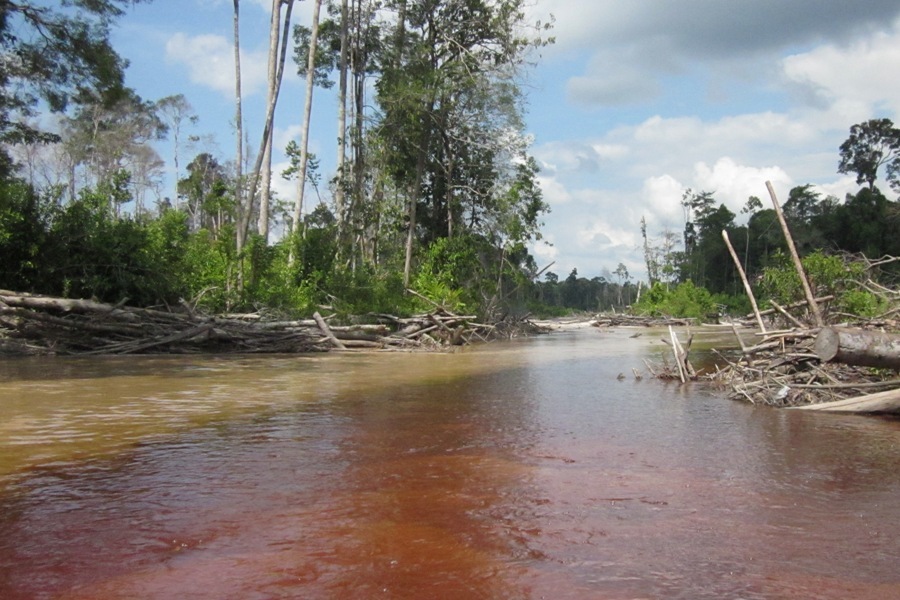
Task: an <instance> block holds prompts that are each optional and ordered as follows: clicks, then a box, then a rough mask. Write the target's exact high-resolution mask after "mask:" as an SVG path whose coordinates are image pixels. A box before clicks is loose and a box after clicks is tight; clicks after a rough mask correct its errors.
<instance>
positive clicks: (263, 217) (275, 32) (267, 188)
mask: <svg viewBox="0 0 900 600" xmlns="http://www.w3.org/2000/svg"><path fill="white" fill-rule="evenodd" d="M280 33H281V0H272V18H271V20H270V22H269V60H268V84H269V85H268V94H267V106H268V105H269V104H273V102H274V97H275V87H276V83H277V77H278V42H279V36H280ZM271 188H272V129H271V128H270V129H269V135H268V136H266V138H265V150H264V151H263V164H262V171H261V172H260V185H259V220H258V222H257V228H256V229H257V232H258V233H259V235H260V236H262V237H263V239H265V240H266V242H268V239H269V195H270V192H271Z"/></svg>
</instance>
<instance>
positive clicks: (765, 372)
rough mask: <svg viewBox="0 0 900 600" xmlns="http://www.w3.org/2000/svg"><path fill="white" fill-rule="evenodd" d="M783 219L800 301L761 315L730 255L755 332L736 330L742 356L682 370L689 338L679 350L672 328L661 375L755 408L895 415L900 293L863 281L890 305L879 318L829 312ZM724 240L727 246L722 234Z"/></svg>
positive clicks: (899, 403)
mask: <svg viewBox="0 0 900 600" xmlns="http://www.w3.org/2000/svg"><path fill="white" fill-rule="evenodd" d="M767 187H768V188H769V193H770V195H771V197H772V201H773V204H774V205H775V208H776V212H777V213H778V214H779V216H780V207H779V205H778V201H777V199H776V198H775V194H774V191H773V190H772V188H771V184H769V183H768V182H767ZM780 220H781V224H782V229H783V232H784V234H785V238H786V240H787V242H788V249H789V250H790V252H791V255H792V259H793V262H794V265H795V268H796V269H797V274H798V276H799V278H800V281H801V284H802V286H803V290H804V295H805V300H803V301H801V302H797V303H795V304H792V305H789V306H780V305H779V304H778V303H776V302H774V301H770V304H771V305H772V306H773V308H772V309H770V310H767V311H760V310H759V309H758V307H757V303H756V299H755V297H754V296H753V292H752V290H751V287H750V285H749V283H748V281H747V278H746V275H745V274H744V272H743V269H742V267H741V264H740V261H739V260H737V256H736V254H735V253H734V252H733V250H732V257H733V258H734V259H735V264H736V267H737V269H738V272H739V274H740V275H741V278H742V280H743V282H744V288H745V291H746V293H747V295H748V297H749V299H750V301H751V304H752V306H753V309H754V314H753V315H751V316H752V317H753V318H754V321H755V323H756V326H757V327H756V331H755V332H754V333H752V334H751V333H744V334H741V333H740V332H739V331H738V329H737V327H733V331H734V335H735V337H736V338H737V342H738V345H739V347H740V352H739V353H737V354H736V355H731V354H724V353H719V357H720V358H721V359H722V360H723V361H724V362H725V366H724V368H720V369H719V370H718V371H717V372H716V373H713V374H709V375H705V376H698V375H697V374H696V373H694V374H693V375H691V374H690V373H689V372H688V371H687V369H688V367H689V364H690V363H689V362H688V361H687V349H689V347H690V340H689V341H688V343H687V344H686V345H685V346H686V347H680V345H679V344H678V342H677V337H676V336H675V334H674V332H672V331H671V329H670V336H671V339H672V343H671V345H672V347H673V354H674V357H675V362H676V365H677V371H675V370H673V369H669V368H667V369H665V370H663V371H662V373H661V377H662V378H673V377H675V375H674V373H677V374H678V377H679V378H680V379H681V381H686V380H688V379H698V378H701V377H704V378H707V379H711V380H713V381H716V382H719V383H721V384H723V385H725V386H727V387H728V388H730V392H729V397H731V398H732V399H735V400H745V401H747V402H751V403H753V404H764V405H770V406H778V407H786V408H792V409H798V410H819V411H829V412H857V413H900V291H898V290H895V289H890V288H887V287H885V286H882V285H880V284H878V283H877V282H875V281H872V280H871V279H870V280H869V281H867V282H865V288H866V290H867V291H868V292H870V293H872V294H875V295H877V296H879V297H880V298H881V299H882V300H884V301H885V304H886V305H887V306H888V309H887V310H886V311H885V312H884V313H883V314H881V315H879V316H878V317H876V318H871V319H864V318H860V317H857V316H854V315H848V314H845V313H840V312H838V311H836V310H834V311H833V310H831V302H832V301H833V300H834V298H833V297H832V296H825V297H818V298H817V297H815V294H814V291H815V290H813V289H812V286H811V285H810V282H809V279H808V278H807V277H806V274H805V273H804V271H803V267H802V263H801V262H800V259H799V256H798V255H797V252H796V249H795V248H794V244H793V240H792V239H791V235H790V232H789V231H788V229H787V225H786V223H785V222H784V220H783V219H780ZM723 237H724V238H725V241H726V243H727V244H728V245H729V248H730V242H728V238H727V235H726V234H725V232H723ZM862 260H866V259H865V258H864V257H863V259H862ZM898 260H900V258H897V257H890V256H886V257H882V258H881V259H879V260H877V261H868V260H866V262H867V266H868V267H869V268H870V269H871V268H872V267H876V266H882V265H885V264H887V263H891V262H896V261H898ZM773 327H775V329H773ZM651 372H652V371H651Z"/></svg>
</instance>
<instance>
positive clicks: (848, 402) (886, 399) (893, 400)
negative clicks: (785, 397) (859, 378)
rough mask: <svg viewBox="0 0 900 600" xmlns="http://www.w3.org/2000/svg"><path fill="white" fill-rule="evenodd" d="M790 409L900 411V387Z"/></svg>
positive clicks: (854, 411) (861, 411)
mask: <svg viewBox="0 0 900 600" xmlns="http://www.w3.org/2000/svg"><path fill="white" fill-rule="evenodd" d="M789 409H790V410H817V411H823V412H846V413H896V412H900V388H897V389H895V390H888V391H886V392H878V393H875V394H866V395H864V396H856V397H855V398H845V399H844V400H836V401H834V402H823V403H821V404H809V405H807V406H791V407H789Z"/></svg>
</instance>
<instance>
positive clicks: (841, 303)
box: [837, 289, 890, 318]
mask: <svg viewBox="0 0 900 600" xmlns="http://www.w3.org/2000/svg"><path fill="white" fill-rule="evenodd" d="M837 307H838V310H839V311H840V312H843V313H847V314H851V315H854V316H857V317H864V318H873V317H877V316H880V315H883V314H884V313H885V312H887V310H888V308H889V307H890V304H889V303H888V301H887V300H885V299H884V298H880V297H878V296H876V295H875V294H873V293H871V292H869V291H866V290H863V289H853V290H847V291H845V292H844V293H843V294H841V297H840V298H839V299H838V302H837Z"/></svg>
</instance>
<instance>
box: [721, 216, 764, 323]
mask: <svg viewBox="0 0 900 600" xmlns="http://www.w3.org/2000/svg"><path fill="white" fill-rule="evenodd" d="M722 239H724V240H725V245H726V246H728V251H729V252H730V253H731V259H732V260H733V261H734V265H735V266H736V267H737V270H738V273H739V274H740V276H741V281H743V282H744V290H745V291H746V292H747V296H748V297H749V298H750V304H751V305H752V306H753V314H754V315H756V322H757V323H758V324H759V330H760V331H762V332H763V333H765V332H766V326H765V325H764V324H763V320H762V315H760V314H759V306H757V305H756V297H755V296H754V295H753V290H752V289H751V288H750V282H749V281H747V274H746V273H745V272H744V267H742V266H741V261H740V260H739V259H738V255H737V252H735V251H734V246H732V245H731V240H729V239H728V232H727V231H725V230H724V229H723V230H722Z"/></svg>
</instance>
